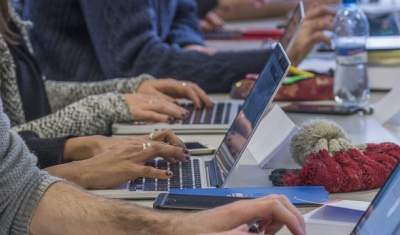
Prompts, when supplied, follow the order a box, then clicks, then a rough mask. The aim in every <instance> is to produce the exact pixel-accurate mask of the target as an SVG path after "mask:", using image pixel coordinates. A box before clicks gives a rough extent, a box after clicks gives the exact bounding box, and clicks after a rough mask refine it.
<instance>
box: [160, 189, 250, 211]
mask: <svg viewBox="0 0 400 235" xmlns="http://www.w3.org/2000/svg"><path fill="white" fill-rule="evenodd" d="M247 199H252V198H246V197H223V196H204V195H182V194H170V193H160V194H159V195H158V196H157V198H156V200H155V201H154V203H153V208H155V209H159V210H191V211H193V210H206V209H211V208H214V207H218V206H222V205H225V204H229V203H232V202H235V201H238V200H247Z"/></svg>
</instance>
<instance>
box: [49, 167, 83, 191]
mask: <svg viewBox="0 0 400 235" xmlns="http://www.w3.org/2000/svg"><path fill="white" fill-rule="evenodd" d="M82 165H83V164H82V161H76V162H70V163H65V164H61V165H56V166H51V167H48V168H45V169H43V170H44V171H46V172H48V173H49V174H50V175H52V176H56V177H59V178H61V179H65V180H67V181H69V182H73V183H75V184H77V185H79V186H80V187H82V188H88V186H87V184H86V182H85V174H86V170H88V168H86V169H85V168H82Z"/></svg>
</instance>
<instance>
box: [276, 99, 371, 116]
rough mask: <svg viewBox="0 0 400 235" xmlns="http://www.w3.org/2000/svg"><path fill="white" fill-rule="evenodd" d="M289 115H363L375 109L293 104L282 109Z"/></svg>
mask: <svg viewBox="0 0 400 235" xmlns="http://www.w3.org/2000/svg"><path fill="white" fill-rule="evenodd" d="M282 109H283V110H284V111H285V112H288V113H309V114H328V115H351V114H354V113H358V112H362V113H363V114H371V113H372V112H373V108H372V107H371V106H365V107H361V106H344V105H339V104H323V105H320V104H317V105H316V104H301V103H296V102H294V103H292V104H291V105H289V106H286V107H283V108H282Z"/></svg>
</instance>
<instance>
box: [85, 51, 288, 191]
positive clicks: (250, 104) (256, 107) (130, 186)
mask: <svg viewBox="0 0 400 235" xmlns="http://www.w3.org/2000/svg"><path fill="white" fill-rule="evenodd" d="M289 67H290V61H289V59H288V57H287V55H286V53H285V51H284V50H283V48H282V46H281V45H280V44H277V46H276V47H275V49H274V50H273V52H272V53H271V56H270V58H269V59H268V61H267V63H266V65H265V66H264V69H263V71H262V72H261V74H260V77H259V79H258V80H257V82H256V83H255V84H254V87H253V89H252V90H251V91H250V93H249V95H248V97H247V99H246V100H245V101H244V103H243V106H242V109H241V110H240V111H239V112H238V114H237V115H236V118H235V120H234V121H233V122H232V124H231V126H230V128H229V130H228V132H227V133H226V134H225V137H224V139H223V141H222V143H221V145H220V146H219V148H218V150H217V151H216V153H215V155H214V156H209V157H200V158H195V157H192V158H191V160H190V162H189V163H181V162H179V163H177V164H170V163H168V162H166V161H164V160H163V159H155V160H153V161H150V162H148V163H147V165H150V166H154V167H157V168H160V169H168V170H170V171H172V172H173V177H172V178H171V179H168V180H156V179H148V178H139V179H137V180H135V181H131V182H128V183H127V184H124V185H121V186H119V187H117V188H115V189H108V190H92V192H94V193H97V194H100V195H103V196H108V197H112V198H155V197H156V196H157V195H158V194H159V193H160V192H165V191H168V190H169V189H171V188H209V187H213V188H215V187H224V185H225V183H226V182H227V180H228V178H229V177H230V175H231V173H232V172H233V170H234V169H235V166H236V164H237V162H238V161H239V159H240V157H241V156H242V155H243V153H244V150H245V149H246V147H247V144H248V142H249V141H250V139H251V136H252V134H253V132H254V130H255V129H256V127H257V125H258V124H259V122H260V120H261V119H262V117H263V116H264V115H265V114H266V113H267V109H268V106H269V104H270V103H271V101H272V100H273V97H274V96H275V94H276V92H277V91H278V89H279V87H280V85H281V83H282V81H283V78H284V77H285V76H286V74H287V72H288V70H289Z"/></svg>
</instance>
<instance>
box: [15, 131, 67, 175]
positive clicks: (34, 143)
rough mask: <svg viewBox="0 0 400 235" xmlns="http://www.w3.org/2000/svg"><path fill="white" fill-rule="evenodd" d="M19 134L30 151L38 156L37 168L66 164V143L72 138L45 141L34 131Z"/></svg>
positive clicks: (65, 137) (63, 137)
mask: <svg viewBox="0 0 400 235" xmlns="http://www.w3.org/2000/svg"><path fill="white" fill-rule="evenodd" d="M18 134H19V135H20V136H21V137H22V139H23V140H24V141H25V144H26V145H27V146H28V148H29V150H30V151H31V152H32V153H34V154H35V155H36V156H37V159H38V162H37V166H38V167H39V168H40V169H44V168H47V167H51V166H55V165H59V164H62V163H64V146H65V142H66V140H67V139H68V138H70V137H71V136H62V137H58V138H46V139H43V138H40V137H39V136H38V135H37V134H36V133H35V132H33V131H22V132H19V133H18Z"/></svg>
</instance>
